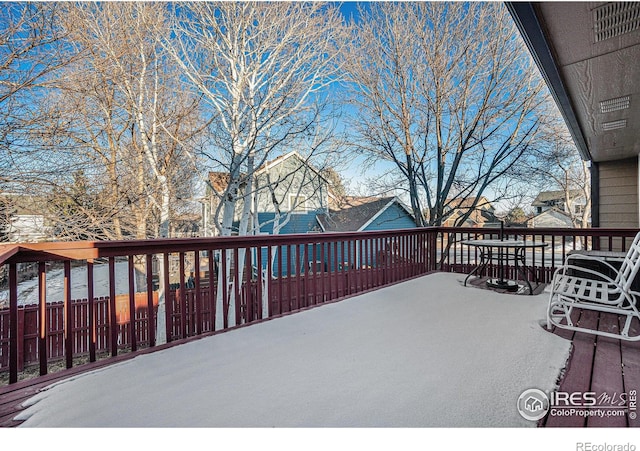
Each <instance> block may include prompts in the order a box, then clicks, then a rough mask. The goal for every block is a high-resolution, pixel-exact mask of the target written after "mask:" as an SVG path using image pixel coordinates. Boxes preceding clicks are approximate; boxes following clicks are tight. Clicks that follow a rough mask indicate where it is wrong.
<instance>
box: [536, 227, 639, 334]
mask: <svg viewBox="0 0 640 451" xmlns="http://www.w3.org/2000/svg"><path fill="white" fill-rule="evenodd" d="M594 263H597V265H598V266H599V267H600V268H602V269H601V270H598V269H594V268H593V264H594ZM589 264H591V265H589ZM585 265H586V266H585ZM589 266H591V267H589ZM639 269H640V232H639V233H638V234H637V235H636V237H635V238H634V240H633V243H632V244H631V247H630V248H629V251H628V252H627V254H626V255H625V256H624V259H623V261H622V264H621V266H620V268H619V269H617V268H615V267H614V266H612V265H611V263H610V262H608V261H606V259H605V258H604V257H596V256H590V255H581V254H572V255H569V256H568V257H567V258H566V260H565V263H564V265H563V266H562V267H561V268H558V269H557V270H556V272H555V273H554V275H553V281H552V283H551V294H550V296H549V307H548V309H547V328H548V329H551V327H552V326H556V327H559V328H561V329H569V330H574V331H579V332H586V333H591V334H595V335H602V336H605V337H612V338H617V339H622V340H630V341H638V340H640V327H636V328H634V329H632V328H631V323H632V321H633V319H634V318H636V319H637V320H638V321H640V314H639V313H638V298H639V297H640V293H638V292H636V291H632V284H633V282H634V279H635V277H636V275H637V274H638V270H639ZM613 275H615V277H612V276H613ZM575 309H586V310H593V311H596V312H607V313H614V314H617V315H621V316H622V317H623V318H625V320H624V325H623V326H622V330H620V331H619V332H618V333H612V332H607V331H600V330H597V329H592V328H587V327H584V326H582V325H580V324H579V323H576V322H575V321H574V319H572V317H571V314H572V313H573V312H574V310H575ZM636 326H637V325H636Z"/></svg>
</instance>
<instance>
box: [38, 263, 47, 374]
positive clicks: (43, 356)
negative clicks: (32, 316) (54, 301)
mask: <svg viewBox="0 0 640 451" xmlns="http://www.w3.org/2000/svg"><path fill="white" fill-rule="evenodd" d="M38 357H39V360H40V376H44V375H45V374H47V275H46V264H45V262H39V263H38Z"/></svg>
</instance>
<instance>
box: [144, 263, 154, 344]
mask: <svg viewBox="0 0 640 451" xmlns="http://www.w3.org/2000/svg"><path fill="white" fill-rule="evenodd" d="M146 270H147V333H148V334H149V347H153V346H155V345H156V318H155V308H154V302H153V255H151V254H147V264H146Z"/></svg>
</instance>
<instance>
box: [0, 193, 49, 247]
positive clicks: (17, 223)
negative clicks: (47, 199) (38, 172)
mask: <svg viewBox="0 0 640 451" xmlns="http://www.w3.org/2000/svg"><path fill="white" fill-rule="evenodd" d="M41 208H43V207H42V201H39V200H38V199H37V198H34V197H33V196H29V195H23V194H14V193H1V194H0V215H1V218H0V238H1V239H0V241H6V242H10V243H34V242H39V241H47V240H49V239H51V238H52V236H53V228H52V227H51V226H50V225H49V224H47V221H46V219H45V217H44V215H41V214H37V211H38V210H39V209H41Z"/></svg>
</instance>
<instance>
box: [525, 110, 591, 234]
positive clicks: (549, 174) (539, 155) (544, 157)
mask: <svg viewBox="0 0 640 451" xmlns="http://www.w3.org/2000/svg"><path fill="white" fill-rule="evenodd" d="M547 117H548V118H549V120H548V121H547V123H546V124H545V126H544V128H543V131H542V133H540V135H539V137H538V139H536V144H535V145H534V146H532V153H531V155H530V157H529V158H528V160H529V169H530V170H529V171H528V173H527V176H528V179H529V180H530V179H531V175H534V176H537V179H538V186H539V188H540V190H543V191H548V190H549V189H550V188H556V189H557V190H558V191H561V192H562V197H563V203H564V209H563V211H564V213H566V214H568V215H569V216H570V217H571V222H572V223H573V226H574V227H581V228H586V227H589V225H590V220H591V171H590V168H589V163H588V162H587V161H584V160H582V159H581V158H580V155H579V153H578V149H577V148H576V146H575V144H574V142H573V139H572V138H571V135H570V134H569V131H568V129H567V127H566V125H565V124H564V122H563V121H562V118H561V117H560V115H559V114H558V112H557V110H556V109H555V106H553V107H551V106H550V110H549V113H548V115H547Z"/></svg>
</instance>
